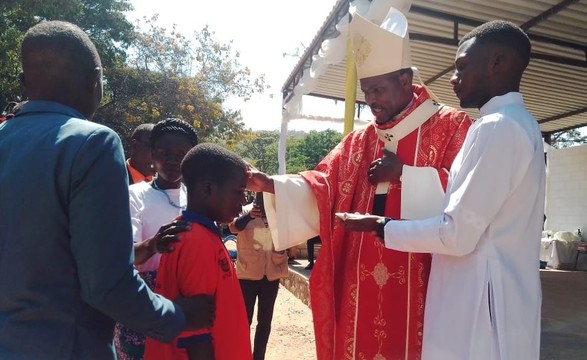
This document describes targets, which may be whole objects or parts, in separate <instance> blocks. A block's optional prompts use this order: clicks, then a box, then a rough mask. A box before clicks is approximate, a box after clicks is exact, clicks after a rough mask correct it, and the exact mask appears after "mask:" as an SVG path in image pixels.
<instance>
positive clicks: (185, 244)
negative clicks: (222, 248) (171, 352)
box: [176, 225, 220, 337]
mask: <svg viewBox="0 0 587 360" xmlns="http://www.w3.org/2000/svg"><path fill="white" fill-rule="evenodd" d="M194 226H195V225H194ZM186 240H187V241H186ZM219 241H220V240H218V239H214V238H212V236H211V234H209V233H208V231H207V230H205V229H201V230H200V229H198V231H195V232H193V234H191V236H190V237H189V238H187V239H184V240H183V241H182V246H181V249H177V250H180V252H179V253H178V254H179V256H178V258H177V267H176V269H177V288H178V290H179V296H184V297H187V296H193V295H200V294H206V295H215V294H216V288H217V286H218V276H219V271H218V259H217V257H218V255H217V254H218V246H217V244H216V243H217V242H219ZM207 332H209V330H207V329H201V330H193V331H183V332H182V333H181V334H180V337H186V336H190V335H199V334H203V333H207Z"/></svg>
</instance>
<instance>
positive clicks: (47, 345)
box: [0, 101, 185, 359]
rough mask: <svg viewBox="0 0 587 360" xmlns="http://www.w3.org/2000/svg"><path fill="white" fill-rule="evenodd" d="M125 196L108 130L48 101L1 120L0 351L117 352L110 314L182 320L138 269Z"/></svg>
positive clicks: (138, 323)
mask: <svg viewBox="0 0 587 360" xmlns="http://www.w3.org/2000/svg"><path fill="white" fill-rule="evenodd" d="M128 198H129V195H128V186H127V174H126V168H125V163H124V154H123V151H122V146H121V142H120V139H119V137H118V136H117V135H116V133H114V132H113V131H112V130H110V129H109V128H107V127H105V126H102V125H98V124H95V123H92V122H90V121H87V120H84V119H83V116H82V115H81V114H79V113H78V112H77V111H75V110H74V109H72V108H69V107H67V106H64V105H61V104H58V103H54V102H47V101H30V102H29V103H28V104H26V105H25V106H24V108H23V109H22V110H21V111H20V112H19V113H18V114H17V116H16V117H14V118H13V119H11V120H9V121H7V122H6V123H4V124H2V125H0V359H113V358H115V355H114V349H113V346H112V331H113V326H114V321H115V320H116V321H119V322H121V323H123V324H125V325H127V326H128V327H130V328H133V329H134V330H137V331H139V332H143V333H145V334H146V335H147V336H150V337H153V338H155V339H157V340H161V341H171V340H172V339H173V338H174V337H175V336H176V335H177V334H178V333H179V332H180V331H181V330H182V329H183V328H184V326H185V316H184V314H183V312H182V311H181V310H180V309H179V308H177V307H175V306H174V304H173V303H172V302H170V301H169V300H167V299H165V298H163V297H160V296H159V295H155V294H153V293H152V292H151V291H150V290H149V289H148V287H147V286H146V285H145V284H144V282H143V281H142V280H141V279H140V277H138V275H137V273H136V271H134V268H133V264H132V263H133V250H132V231H131V222H130V212H129V202H128Z"/></svg>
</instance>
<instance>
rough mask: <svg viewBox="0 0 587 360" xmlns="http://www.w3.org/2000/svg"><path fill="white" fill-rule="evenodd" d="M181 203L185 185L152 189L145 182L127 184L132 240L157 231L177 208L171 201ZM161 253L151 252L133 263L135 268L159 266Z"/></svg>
mask: <svg viewBox="0 0 587 360" xmlns="http://www.w3.org/2000/svg"><path fill="white" fill-rule="evenodd" d="M162 191H165V192H166V193H167V195H169V199H171V201H172V202H173V203H174V204H177V205H181V206H185V205H186V204H187V194H186V190H185V187H184V186H182V187H181V188H179V189H168V190H156V189H154V188H153V187H152V186H151V184H150V183H148V182H140V183H137V184H133V185H131V186H130V187H129V193H130V216H131V221H132V233H133V242H135V243H136V242H141V241H144V240H146V239H148V238H150V237H153V235H155V234H156V233H157V231H159V228H160V227H161V226H162V225H165V224H167V223H169V222H171V221H173V219H175V218H176V217H177V216H178V215H180V214H181V209H178V208H176V207H174V206H172V205H171V204H169V200H168V199H167V196H165V194H164V193H163V192H162ZM160 258H161V254H155V255H153V256H152V257H151V258H150V259H149V260H147V261H146V262H145V263H144V264H142V265H137V266H136V268H137V270H138V271H140V272H143V271H156V270H157V267H158V266H159V259H160Z"/></svg>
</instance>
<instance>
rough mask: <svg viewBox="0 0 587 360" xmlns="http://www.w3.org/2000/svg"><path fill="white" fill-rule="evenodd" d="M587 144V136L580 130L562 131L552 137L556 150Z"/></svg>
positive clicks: (552, 143)
mask: <svg viewBox="0 0 587 360" xmlns="http://www.w3.org/2000/svg"><path fill="white" fill-rule="evenodd" d="M580 144H587V136H585V135H583V134H582V133H581V131H579V130H578V129H572V130H568V131H561V132H558V133H554V134H552V136H551V145H552V146H553V147H554V148H556V149H562V148H567V147H571V146H575V145H580Z"/></svg>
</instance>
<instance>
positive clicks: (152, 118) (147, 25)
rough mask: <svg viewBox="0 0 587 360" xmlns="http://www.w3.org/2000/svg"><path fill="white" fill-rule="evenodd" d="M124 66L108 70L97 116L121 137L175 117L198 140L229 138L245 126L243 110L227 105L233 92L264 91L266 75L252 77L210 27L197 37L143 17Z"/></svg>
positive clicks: (230, 48) (153, 19)
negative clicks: (195, 133) (186, 124)
mask: <svg viewBox="0 0 587 360" xmlns="http://www.w3.org/2000/svg"><path fill="white" fill-rule="evenodd" d="M137 28H144V29H145V30H144V31H142V32H137V33H136V35H135V41H134V42H133V43H132V45H131V46H130V47H129V51H128V60H127V62H126V64H124V65H123V66H119V67H115V68H112V69H110V70H108V71H107V72H106V73H105V76H106V78H107V84H106V85H107V86H106V97H105V105H104V106H103V107H102V108H101V109H99V111H98V113H97V114H96V117H95V120H96V121H99V122H102V123H104V124H106V125H108V126H110V127H112V128H113V129H115V130H116V131H117V132H118V133H119V134H120V135H121V136H122V137H123V139H126V138H128V136H129V135H130V133H131V132H132V129H133V128H134V127H135V126H137V125H138V124H141V123H147V122H150V123H153V122H157V121H159V120H161V119H164V118H167V117H176V118H179V119H182V120H185V121H187V122H189V123H191V124H192V125H193V126H194V127H195V128H196V130H197V131H198V135H199V137H200V139H202V140H204V141H210V142H219V143H223V142H224V143H229V142H230V141H232V140H234V139H236V138H238V137H239V136H240V133H241V132H242V131H243V129H244V124H243V122H242V118H241V114H240V111H238V110H233V109H228V108H226V107H225V106H224V102H225V101H226V99H227V98H228V97H230V96H238V97H242V98H245V99H247V98H249V97H250V96H251V95H252V94H254V93H256V92H261V91H262V90H263V89H264V87H265V85H264V79H263V78H262V77H260V78H255V79H252V78H251V76H250V71H249V69H248V68H246V67H244V66H242V65H241V64H240V62H239V61H238V58H239V54H238V52H236V51H234V50H233V49H232V46H231V44H221V43H219V42H218V41H217V40H216V39H215V38H214V32H212V31H210V30H209V29H208V27H204V29H202V30H201V31H197V32H195V33H194V34H193V39H190V38H188V37H186V36H185V35H183V34H181V33H180V32H178V31H177V29H176V28H175V27H172V28H171V29H169V30H168V29H166V28H164V27H161V26H159V25H158V24H157V16H153V17H152V18H149V19H143V20H142V22H140V23H138V24H137Z"/></svg>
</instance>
